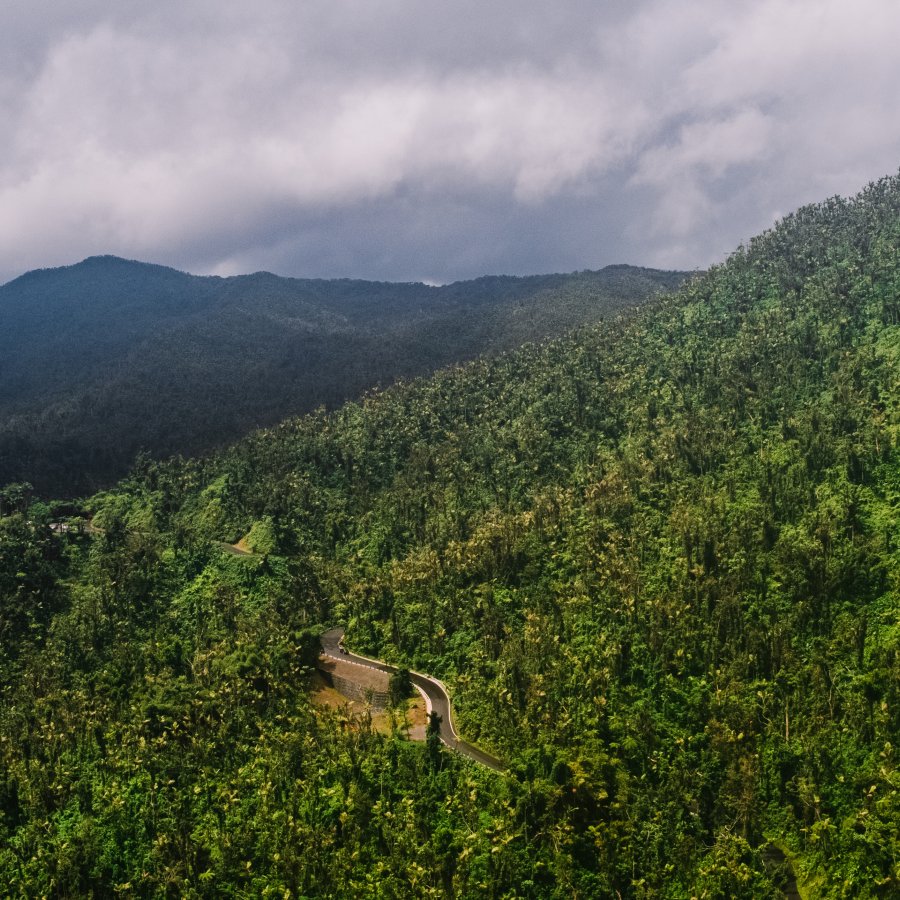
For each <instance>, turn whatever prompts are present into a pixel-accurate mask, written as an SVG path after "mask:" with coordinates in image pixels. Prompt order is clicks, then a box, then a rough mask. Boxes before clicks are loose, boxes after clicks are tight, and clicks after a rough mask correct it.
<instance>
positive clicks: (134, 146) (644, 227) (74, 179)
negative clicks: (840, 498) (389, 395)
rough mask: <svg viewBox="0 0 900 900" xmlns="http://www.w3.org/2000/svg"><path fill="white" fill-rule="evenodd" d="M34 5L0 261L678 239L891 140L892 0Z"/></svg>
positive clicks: (14, 115)
mask: <svg viewBox="0 0 900 900" xmlns="http://www.w3.org/2000/svg"><path fill="white" fill-rule="evenodd" d="M44 7H49V4H47V3H45V2H43V0H41V2H32V3H30V4H29V5H28V6H26V5H25V4H24V3H23V2H21V0H12V3H11V13H9V19H10V21H9V23H8V27H7V28H5V29H0V33H2V35H3V36H2V37H0V50H4V51H7V52H6V53H5V54H4V55H2V56H0V113H2V114H3V116H4V118H5V120H6V121H7V122H8V126H7V131H6V137H7V140H6V141H5V142H4V145H3V146H2V147H0V273H3V274H6V275H7V276H12V275H14V274H17V273H18V272H19V271H21V270H23V269H25V268H29V267H34V266H39V265H50V264H58V263H61V262H70V261H73V260H75V259H77V258H80V257H81V256H84V255H87V254H89V253H97V252H115V253H122V254H125V255H130V256H137V257H140V258H149V259H153V260H156V261H162V262H170V263H173V264H176V265H180V266H183V267H186V268H189V269H193V270H208V271H212V270H217V271H218V270H222V269H229V270H230V269H231V268H233V266H235V265H244V266H245V267H246V268H256V267H258V266H259V265H265V264H268V263H272V264H273V265H276V264H277V265H279V266H282V267H286V268H282V271H285V273H286V274H289V273H296V274H306V273H308V274H321V275H337V274H352V275H361V276H372V277H394V278H404V277H410V276H412V275H415V276H416V277H434V278H435V279H436V280H447V279H448V278H453V277H464V276H468V275H473V274H477V273H478V271H504V270H505V271H516V270H520V271H521V270H526V269H527V270H529V271H535V270H541V269H543V270H547V269H551V268H557V267H559V266H565V265H570V266H572V267H582V266H589V265H590V266H593V265H599V264H603V263H607V262H614V261H618V260H623V259H628V260H629V261H634V262H648V263H657V264H659V263H664V264H667V265H680V266H684V267H693V266H695V265H706V264H708V263H710V262H711V261H714V260H715V259H716V258H718V257H719V256H720V255H721V254H722V253H723V252H725V251H727V250H728V249H729V248H730V247H732V246H734V245H735V244H736V243H738V242H739V241H740V240H742V239H745V238H746V237H748V236H749V235H750V234H752V233H753V232H755V231H757V230H759V229H760V228H762V227H765V226H767V225H768V224H770V219H771V215H772V213H773V211H774V210H776V209H790V208H792V207H793V206H795V205H797V204H799V203H801V202H807V201H809V200H813V199H817V198H819V197H823V196H825V195H827V194H830V193H834V192H836V191H840V192H850V191H855V190H856V189H858V188H860V187H862V185H863V183H864V182H865V181H867V180H870V179H872V178H875V177H877V176H879V175H881V174H884V173H885V172H889V171H893V170H895V169H896V168H897V164H898V163H897V155H898V153H897V151H898V146H900V116H897V115H896V101H895V96H894V93H895V92H894V85H895V84H896V83H897V81H898V78H900V58H898V57H897V55H896V53H895V52H894V46H895V44H896V39H897V37H898V32H900V7H898V6H897V5H896V4H895V3H894V2H893V0H860V2H858V3H857V4H855V5H854V6H853V8H850V7H848V6H847V5H846V4H840V3H837V2H834V0H824V2H822V0H816V2H813V0H762V2H753V3H751V2H738V3H733V4H722V3H720V2H716V0H693V2H684V0H679V2H676V0H644V2H639V3H634V4H632V3H624V2H620V3H615V4H611V5H607V6H604V7H603V8H598V6H597V5H596V4H592V3H587V2H576V0H572V2H568V3H566V2H563V3H560V4H554V5H553V6H552V8H551V6H550V5H549V4H539V3H521V2H518V3H513V2H512V0H504V2H498V3H496V4H491V5H489V6H488V7H485V6H484V5H483V4H475V3H474V2H470V0H465V2H461V3H459V4H453V5H448V4H438V3H436V2H412V0H391V2H389V3H384V4H371V3H363V2H361V0H353V2H350V0H345V2H329V3H326V2H324V0H314V2H310V3H308V4H304V5H303V6H298V5H296V4H293V3H288V2H286V0H259V2H257V3H255V4H253V5H249V4H245V3H242V2H241V3H239V2H236V0H219V2H212V0H195V2H189V3H178V4H175V3H174V2H171V0H161V2H158V3H156V4H138V3H133V2H123V3H121V4H115V5H112V6H111V5H110V4H104V3H99V2H97V3H90V4H80V5H79V6H78V9H77V10H74V9H72V8H67V9H66V10H65V11H64V12H62V13H61V14H60V15H58V16H50V17H47V15H46V13H47V9H46V8H44ZM413 223H415V224H414V225H413ZM336 242H337V243H339V244H340V246H336V245H335V244H336ZM404 242H405V243H404ZM413 248H414V249H413ZM341 266H342V267H344V268H343V269H338V268H336V267H341ZM288 270H290V271H288Z"/></svg>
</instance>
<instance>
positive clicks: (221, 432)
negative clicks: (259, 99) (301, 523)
mask: <svg viewBox="0 0 900 900" xmlns="http://www.w3.org/2000/svg"><path fill="white" fill-rule="evenodd" d="M683 279H684V274H683V273H672V272H658V271H654V270H649V269H639V268H633V267H629V266H611V267H608V268H606V269H603V270H602V271H599V272H580V273H575V274H572V275H546V276H535V277H529V278H512V277H489V278H480V279H477V280H475V281H470V282H459V283H456V284H451V285H446V286H444V287H429V286H427V285H424V284H386V283H378V282H365V281H351V280H335V281H320V280H303V279H293V278H279V277H277V276H275V275H271V274H268V273H257V274H255V275H246V276H238V277H233V278H217V277H197V276H193V275H187V274H185V273H183V272H177V271H175V270H173V269H168V268H164V267H162V266H153V265H147V264H145V263H138V262H131V261H127V260H123V259H117V258H115V257H94V258H91V259H87V260H85V261H84V262H82V263H79V264H78V265H74V266H69V267H65V268H60V269H47V270H39V271H35V272H29V273H28V274H26V275H23V276H22V277H20V278H17V279H15V280H14V281H11V282H9V283H8V284H6V285H3V286H2V287H0V484H3V483H6V482H11V481H29V482H32V483H33V484H34V485H35V486H36V487H37V488H38V489H39V491H41V492H42V493H44V494H47V493H52V494H56V495H72V494H73V493H79V492H81V493H84V492H87V491H89V490H91V489H96V488H97V487H99V486H102V485H106V484H109V483H111V481H112V480H114V478H116V477H121V476H122V475H123V474H124V473H125V472H126V471H127V470H128V468H129V467H130V466H131V465H132V463H133V461H134V459H135V457H136V455H137V454H138V453H140V452H142V451H145V452H147V453H149V454H150V455H151V456H154V457H161V456H167V455H171V454H176V453H183V454H193V453H199V452H204V451H207V450H209V449H211V448H213V447H216V446H219V445H222V444H223V443H226V442H228V441H230V440H234V439H236V438H238V437H240V436H241V435H243V434H245V433H246V432H247V431H248V430H249V429H251V428H253V427H256V426H259V425H267V424H271V423H273V422H276V421H278V420H280V419H282V418H284V417H285V416H287V415H291V414H298V413H302V412H307V411H310V410H312V409H315V408H316V407H318V406H320V405H324V406H327V407H335V406H337V405H339V404H340V403H341V402H343V401H344V400H346V399H348V398H352V397H357V396H359V395H361V394H362V393H363V392H364V391H366V390H368V389H370V388H372V387H375V386H377V385H383V384H388V383H391V382H393V381H396V380H398V379H404V378H410V377H413V376H416V375H421V374H424V373H427V372H430V371H433V370H435V369H437V368H440V367H442V366H445V365H449V364H451V363H455V362H459V361H463V360H466V359H471V358H473V357H475V356H478V355H479V354H481V353H495V352H498V351H501V350H507V349H511V348H512V347H515V346H518V345H519V344H521V343H524V342H526V341H531V340H541V339H544V338H546V337H552V336H555V335H558V334H561V333H562V332H564V331H565V330H567V329H569V328H572V327H575V326H579V325H583V324H586V323H590V322H594V321H597V320H598V319H600V318H602V317H603V316H608V315H613V314H615V313H617V312H619V311H622V310H624V309H626V308H627V307H630V306H633V305H637V304H640V303H642V302H644V301H645V300H646V299H647V298H648V297H649V296H652V295H653V294H655V293H657V292H658V291H660V290H665V289H669V288H673V287H676V286H677V285H678V284H680V283H681V282H682V281H683Z"/></svg>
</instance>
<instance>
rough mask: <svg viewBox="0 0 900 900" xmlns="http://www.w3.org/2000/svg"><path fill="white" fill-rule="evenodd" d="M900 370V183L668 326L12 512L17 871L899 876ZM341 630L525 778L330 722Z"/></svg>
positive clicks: (405, 388) (709, 287) (662, 885)
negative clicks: (82, 499) (322, 694)
mask: <svg viewBox="0 0 900 900" xmlns="http://www.w3.org/2000/svg"><path fill="white" fill-rule="evenodd" d="M898 361H900V178H888V179H884V180H882V181H880V182H878V183H877V184H874V185H872V186H870V187H869V188H868V189H867V190H866V191H865V192H863V193H862V194H861V195H860V196H859V197H857V198H855V199H852V200H840V199H834V200H830V201H828V202H826V203H823V204H821V205H818V206H813V207H808V208H804V209H801V210H800V211H798V212H797V213H795V214H794V215H791V216H789V217H787V218H786V219H785V220H784V221H783V222H781V223H780V224H779V225H778V226H777V227H776V228H774V229H773V230H771V231H769V232H766V233H765V234H763V235H761V236H760V237H758V238H756V239H754V240H753V241H751V242H750V244H749V246H747V247H742V248H740V249H739V250H738V251H737V252H736V253H735V254H734V255H733V256H732V257H731V258H730V259H729V260H728V261H727V263H725V264H724V265H722V266H720V267H717V268H715V269H714V270H712V271H710V272H709V273H707V274H706V275H704V276H702V277H700V278H698V279H696V280H694V281H692V282H691V283H689V284H688V285H687V286H685V287H684V288H682V290H681V291H680V292H679V293H678V294H677V295H674V296H673V297H670V298H663V299H661V300H659V301H657V302H656V303H655V304H653V305H652V307H649V308H647V309H645V310H643V311H642V312H641V313H639V314H638V315H637V316H634V317H630V318H627V319H619V320H616V321H614V322H605V323H602V324H600V325H596V326H592V327H588V328H584V329H582V330H580V331H578V332H576V333H575V334H573V335H570V336H568V337H566V338H563V339H560V340H556V341H552V342H549V343H545V344H542V345H539V346H529V347H526V348H524V349H522V350H519V351H517V352H514V353H509V354H507V355H504V356H501V357H499V358H497V359H493V360H479V361H476V362H474V363H471V364H468V365H466V366H463V367H459V368H456V369H453V370H449V371H443V372H440V373H438V374H437V375H435V376H433V377H431V378H429V379H426V380H420V381H416V382H414V383H412V384H408V385H401V386H396V387H394V388H391V389H389V390H387V391H385V392H383V393H377V394H372V395H371V396H369V397H367V398H366V399H365V400H363V401H362V402H360V403H352V404H349V405H346V406H344V407H343V408H341V409H340V410H338V411H336V412H334V413H332V414H325V413H318V414H316V415H313V416H309V417H305V418H301V419H295V420H291V421H287V422H285V423H283V424H281V425H279V426H277V427H275V428H272V429H269V430H264V431H260V432H258V433H256V434H254V435H252V436H251V437H249V438H248V439H246V440H243V441H241V442H240V443H238V444H236V445H235V446H234V447H233V448H232V449H230V450H228V451H227V452H225V453H222V454H220V455H217V456H215V457H211V458H209V459H207V460H202V461H197V460H192V461H175V462H169V463H152V462H145V463H143V464H142V465H141V466H140V467H139V468H138V469H137V470H136V471H135V472H134V473H133V474H132V475H131V476H130V477H129V478H128V479H127V480H126V481H124V482H122V483H121V484H120V485H119V486H118V487H117V488H116V489H115V490H113V491H110V492H107V493H105V494H100V495H97V496H96V497H95V498H94V499H93V500H92V501H91V504H90V507H91V510H92V511H93V512H94V515H95V517H94V524H95V526H96V527H97V528H98V529H102V530H101V531H98V533H97V534H96V535H95V536H94V537H86V536H82V537H77V536H73V535H70V536H69V537H67V538H63V539H58V538H55V537H50V535H49V534H48V531H47V529H46V528H45V527H43V524H44V523H45V522H46V521H47V517H48V516H49V511H48V510H46V508H43V507H41V506H40V505H34V506H32V508H31V510H30V511H29V512H28V514H27V516H26V515H25V513H23V512H17V511H16V503H17V502H18V505H19V507H21V508H23V509H24V507H25V505H26V503H27V500H26V499H24V498H22V497H21V495H19V497H18V500H16V498H12V497H11V498H10V499H9V500H8V501H7V504H6V512H7V515H6V516H5V518H4V519H3V520H2V532H0V535H2V536H0V597H2V602H3V606H2V610H3V619H2V622H0V629H2V639H3V647H4V651H5V656H4V658H3V662H2V666H3V673H2V675H3V677H2V679H0V683H2V685H3V686H4V687H3V701H2V702H3V706H2V718H0V759H2V765H0V773H3V774H2V775H0V777H2V778H3V779H4V780H3V781H2V782H0V812H2V819H0V880H2V881H3V882H5V883H6V884H9V885H11V891H12V892H13V893H16V892H22V893H35V894H41V893H44V894H57V895H66V894H68V895H86V894H89V893H91V892H94V894H95V895H96V896H100V895H105V894H108V893H111V892H112V891H113V890H118V891H120V892H122V893H125V894H128V893H133V894H137V895H143V896H151V895H153V896H157V895H172V896H179V895H190V896H221V895H223V894H226V895H228V894H231V895H239V896H248V895H253V896H256V895H272V896H275V895H278V896H322V897H336V898H337V897H398V898H399V897H409V896H432V897H443V896H461V897H482V896H487V897H497V898H500V897H513V896H516V897H519V896H524V897H535V898H543V897H559V898H568V897H616V896H620V897H671V898H683V897H704V898H718V897H780V896H783V892H784V890H785V889H787V888H788V887H792V886H793V882H792V880H791V876H790V874H789V872H788V870H787V866H786V865H784V864H779V861H780V860H782V859H787V860H789V861H790V863H791V865H792V867H793V872H794V874H795V876H796V879H797V883H798V885H799V887H800V889H801V890H802V891H803V892H804V894H805V895H806V896H809V897H863V898H864V897H892V896H896V895H897V893H898V891H900V856H898V853H900V837H898V835H900V794H898V790H900V773H898V770H897V762H898V760H897V753H898V742H900V653H898V650H900V603H898V593H897V592H898V576H900V555H898V554H900V550H898V503H900V447H898V425H900V378H898ZM42 516H43V517H44V518H43V519H42V518H41V517H42ZM243 535H246V536H247V537H248V542H249V544H250V546H251V547H252V548H253V549H254V550H255V555H254V556H252V557H247V558H243V559H242V558H236V557H233V556H228V555H226V554H224V553H223V552H222V551H221V550H220V549H218V547H217V546H216V545H214V544H213V543H212V542H211V539H216V540H222V541H232V540H235V539H236V538H238V537H240V536H243ZM330 623H342V624H345V625H346V628H347V642H348V644H349V645H350V646H351V647H353V648H354V649H357V650H360V651H362V652H368V653H369V654H372V655H374V654H378V655H380V656H382V657H385V658H389V659H393V660H396V661H398V662H403V663H405V664H408V665H414V666H415V667H419V668H421V669H423V670H425V671H428V672H431V673H433V674H435V675H438V676H439V677H441V678H442V679H443V680H444V681H445V682H446V684H447V685H448V687H449V689H450V691H451V693H452V694H453V696H454V700H455V702H456V703H457V710H458V716H459V721H460V725H461V729H462V731H463V733H464V735H465V736H467V737H468V738H469V739H471V740H475V741H478V742H480V743H481V744H482V745H483V746H484V747H485V748H486V749H489V750H491V751H493V752H494V753H496V754H497V755H498V756H500V757H502V758H503V759H505V760H507V761H508V762H509V767H510V768H509V773H508V774H507V775H498V774H496V773H493V772H491V771H488V770H483V769H479V768H478V767H476V766H475V765H474V764H472V763H470V762H467V761H464V760H462V759H460V758H458V757H455V756H453V755H451V754H449V753H448V752H446V751H441V750H440V748H439V747H437V746H435V744H434V743H433V742H432V743H430V744H429V745H427V746H420V745H413V744H410V743H408V742H405V741H403V740H401V739H399V737H398V736H382V735H378V734H376V733H374V732H373V731H372V730H371V729H369V728H368V727H367V726H366V723H365V722H362V723H352V722H349V721H347V720H346V718H343V717H341V716H339V715H333V714H326V713H323V712H321V711H317V710H316V709H314V708H313V707H312V706H311V704H310V702H309V700H308V697H307V695H306V692H305V688H304V685H305V684H306V681H305V675H304V673H305V672H306V671H307V669H306V668H305V667H307V666H308V665H309V663H310V661H311V655H312V654H313V653H314V647H315V634H316V633H317V631H318V630H320V629H321V628H323V627H324V626H325V625H326V624H330Z"/></svg>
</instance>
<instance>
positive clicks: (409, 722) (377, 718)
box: [310, 660, 427, 741]
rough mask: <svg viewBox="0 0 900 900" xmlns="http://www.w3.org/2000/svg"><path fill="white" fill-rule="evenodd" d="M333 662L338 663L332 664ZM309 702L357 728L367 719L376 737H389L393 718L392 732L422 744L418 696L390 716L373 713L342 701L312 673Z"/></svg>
mask: <svg viewBox="0 0 900 900" xmlns="http://www.w3.org/2000/svg"><path fill="white" fill-rule="evenodd" d="M335 662H340V661H339V660H335ZM343 665H344V666H345V667H347V668H359V670H360V672H365V671H366V670H365V669H363V668H361V667H355V666H350V664H349V663H343ZM373 674H374V675H379V674H383V673H379V672H373ZM385 677H387V676H385ZM310 699H311V700H312V702H313V704H314V705H315V706H318V707H321V708H323V709H331V710H341V711H343V712H344V713H345V714H346V715H347V716H348V718H349V719H350V720H351V723H355V724H356V725H357V726H358V727H362V726H363V723H364V722H365V720H366V718H367V717H368V719H369V720H370V721H371V724H372V728H373V729H374V730H375V731H377V732H379V733H380V734H390V733H391V731H392V726H391V716H392V715H393V717H394V726H393V727H394V728H395V729H396V730H399V731H401V732H403V731H406V733H407V734H408V736H409V739H410V740H411V741H424V740H425V723H426V720H427V715H426V712H425V701H424V700H423V699H422V698H421V696H419V695H418V694H417V695H416V696H415V697H414V698H413V699H412V700H409V701H407V703H406V704H405V708H403V709H400V710H395V711H394V712H393V713H392V712H391V710H384V711H383V712H373V711H372V709H371V708H370V707H369V706H368V705H367V704H366V703H363V702H362V701H360V700H351V699H350V698H348V697H345V696H344V695H343V694H342V693H340V691H337V690H335V689H334V688H333V687H331V686H330V685H329V684H328V683H327V682H326V681H325V676H323V675H322V673H321V672H315V673H314V674H313V677H312V683H311V685H310Z"/></svg>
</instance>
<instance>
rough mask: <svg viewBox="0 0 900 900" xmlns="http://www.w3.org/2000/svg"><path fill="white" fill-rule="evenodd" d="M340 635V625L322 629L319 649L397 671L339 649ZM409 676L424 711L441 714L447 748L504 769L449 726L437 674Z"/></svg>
mask: <svg viewBox="0 0 900 900" xmlns="http://www.w3.org/2000/svg"><path fill="white" fill-rule="evenodd" d="M343 637H344V629H343V628H332V629H331V630H330V631H326V632H325V633H324V634H323V635H322V637H321V639H320V640H321V642H322V652H323V653H324V654H325V655H326V656H330V657H331V658H332V659H340V660H343V661H344V662H351V663H355V664H356V665H358V666H364V667H365V668H368V669H377V670H378V671H379V672H387V673H388V674H390V675H393V674H394V673H395V672H396V671H397V667H396V666H392V665H390V664H388V663H385V662H381V661H379V660H377V659H369V658H368V657H367V656H359V655H357V654H356V653H351V652H350V651H349V650H346V649H345V652H343V653H342V652H341V641H342V639H343ZM409 677H410V680H411V681H412V683H413V684H414V685H415V686H416V687H417V688H418V689H419V690H420V691H421V693H423V694H424V695H425V698H426V700H427V702H428V711H429V712H431V711H432V710H433V711H434V712H436V713H437V714H438V715H439V716H440V718H441V727H440V732H439V734H440V738H441V740H442V741H443V742H444V743H445V744H446V745H447V746H448V747H449V748H450V749H451V750H455V751H456V752H457V753H459V754H461V755H462V756H467V757H468V758H469V759H473V760H475V762H477V763H481V765H483V766H487V767H488V768H489V769H493V770H494V771H495V772H505V771H506V766H504V765H503V763H502V762H500V760H499V759H497V758H496V757H495V756H491V755H490V753H485V752H484V750H479V748H478V747H475V746H473V745H472V744H469V743H467V742H466V741H464V740H462V738H460V736H459V735H458V734H457V733H456V730H455V729H454V727H453V717H452V710H451V707H450V695H449V694H448V693H447V689H446V688H445V687H444V685H443V684H441V682H440V681H438V680H437V678H432V677H431V676H430V675H423V674H421V673H420V672H410V673H409Z"/></svg>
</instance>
